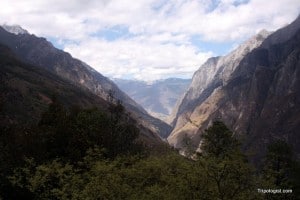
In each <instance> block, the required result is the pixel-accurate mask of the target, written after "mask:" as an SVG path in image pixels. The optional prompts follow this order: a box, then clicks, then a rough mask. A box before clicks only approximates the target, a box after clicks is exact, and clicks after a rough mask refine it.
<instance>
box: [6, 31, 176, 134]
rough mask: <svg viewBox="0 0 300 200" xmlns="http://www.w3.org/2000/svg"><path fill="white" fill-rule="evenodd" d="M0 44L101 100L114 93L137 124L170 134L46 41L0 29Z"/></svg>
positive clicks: (113, 87) (163, 125)
mask: <svg viewBox="0 0 300 200" xmlns="http://www.w3.org/2000/svg"><path fill="white" fill-rule="evenodd" d="M6 29H8V28H6ZM0 43H2V44H5V45H7V46H8V47H10V48H11V49H12V50H13V52H14V53H15V54H16V55H17V56H18V57H19V58H21V59H22V60H23V61H25V62H28V63H30V64H33V65H36V66H42V67H45V68H47V69H48V70H50V71H53V72H54V73H56V74H58V75H59V76H61V77H63V78H65V79H67V80H69V81H71V82H72V83H73V84H76V85H79V86H81V87H84V88H87V89H89V90H90V91H91V92H93V93H94V94H96V95H98V96H100V97H102V98H103V99H107V98H108V96H109V92H110V91H113V93H114V97H115V98H116V99H119V100H121V101H122V102H123V104H124V106H125V107H126V108H127V110H128V111H130V112H131V113H132V115H133V116H134V117H135V118H136V119H137V120H138V122H139V123H141V124H142V125H144V126H146V127H148V128H150V129H151V130H152V131H154V132H156V133H158V134H159V135H161V136H165V135H168V134H169V132H170V129H171V128H170V126H169V125H167V124H166V123H164V122H162V121H160V120H158V119H156V118H154V117H151V116H150V115H149V114H148V113H147V112H146V111H145V110H144V109H143V108H142V107H141V106H140V105H138V104H137V103H136V102H135V101H133V100H132V99H131V98H130V97H128V96H127V95H126V94H125V93H124V92H122V91H121V90H120V89H119V88H118V87H117V86H116V85H115V84H114V83H113V82H112V81H111V80H109V79H108V78H106V77H104V76H102V75H101V74H100V73H99V72H97V71H95V70H94V69H92V68H91V67H90V66H88V65H87V64H85V63H83V62H82V61H80V60H78V59H74V58H73V57H72V56H71V55H70V54H68V53H66V52H64V51H62V50H59V49H56V48H55V47H54V46H53V45H52V44H51V43H50V42H48V41H47V40H46V39H44V38H38V37H36V36H34V35H30V34H27V33H25V34H12V33H9V32H7V31H5V30H4V29H3V28H1V27H0Z"/></svg>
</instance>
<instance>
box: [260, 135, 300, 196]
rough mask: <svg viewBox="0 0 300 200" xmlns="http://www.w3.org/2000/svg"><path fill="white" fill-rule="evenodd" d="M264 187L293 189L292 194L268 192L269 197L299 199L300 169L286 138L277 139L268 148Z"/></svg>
mask: <svg viewBox="0 0 300 200" xmlns="http://www.w3.org/2000/svg"><path fill="white" fill-rule="evenodd" d="M263 166H264V167H263V170H262V182H263V187H264V189H269V188H270V189H282V190H283V189H292V190H293V192H292V193H291V194H282V193H281V194H266V198H267V199H297V198H300V196H299V186H300V185H299V183H300V181H299V180H300V176H299V175H300V171H299V163H298V162H297V161H296V159H295V157H294V154H293V151H292V149H291V147H290V146H289V145H288V144H287V143H286V142H285V141H284V140H276V141H274V142H273V143H271V144H270V145H269V146H268V148H267V154H266V158H265V161H264V163H263Z"/></svg>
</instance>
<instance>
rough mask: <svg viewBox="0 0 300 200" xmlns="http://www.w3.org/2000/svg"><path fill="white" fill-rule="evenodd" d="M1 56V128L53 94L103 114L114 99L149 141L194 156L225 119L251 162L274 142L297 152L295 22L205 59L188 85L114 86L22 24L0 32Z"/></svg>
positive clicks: (36, 110)
mask: <svg viewBox="0 0 300 200" xmlns="http://www.w3.org/2000/svg"><path fill="white" fill-rule="evenodd" d="M0 58H1V63H0V64H1V74H0V78H1V79H0V81H1V86H0V89H1V99H0V111H1V115H0V117H1V123H2V124H14V123H17V122H20V123H21V122H22V123H29V122H30V121H34V120H36V119H37V118H38V116H39V115H40V114H41V113H42V111H43V110H45V108H46V107H47V105H49V104H50V103H51V101H52V97H51V95H53V94H56V95H57V96H58V98H60V99H61V100H62V101H63V102H64V104H66V105H69V106H71V105H72V104H78V105H81V106H83V107H90V106H95V105H96V106H100V107H102V108H103V109H104V110H105V109H107V107H108V106H109V102H110V101H111V97H113V99H115V100H119V101H120V102H122V104H123V105H124V107H125V108H126V110H127V112H128V114H129V116H130V117H131V119H132V120H133V121H137V124H138V127H139V128H140V130H141V133H142V137H143V138H144V139H145V140H148V141H151V142H152V144H155V143H159V144H160V143H161V142H162V139H166V138H167V141H168V143H169V144H170V145H171V146H174V147H175V148H179V149H182V150H183V151H184V150H185V146H184V145H185V144H184V142H185V140H186V138H189V139H190V141H191V143H192V146H193V148H194V149H196V150H198V151H199V149H200V148H199V147H200V146H201V141H202V134H203V132H204V131H205V130H206V129H207V128H208V127H209V126H210V125H211V124H213V122H214V121H223V122H224V123H225V124H226V126H228V127H229V128H230V129H231V130H233V132H234V133H235V136H236V137H237V138H239V139H240V141H242V143H243V150H244V151H245V152H248V153H249V154H251V155H254V157H255V159H259V157H260V155H263V154H264V152H265V150H266V147H267V145H268V144H269V143H271V142H272V141H273V140H276V139H284V140H286V141H287V142H288V143H289V144H291V145H292V146H293V148H294V150H295V152H296V153H297V154H298V156H299V154H300V146H299V142H300V141H299V140H300V138H299V136H298V132H299V130H300V114H299V113H300V107H299V105H300V88H299V87H300V71H299V67H300V17H298V18H297V19H296V20H295V21H294V22H293V23H291V24H289V25H287V26H285V27H283V28H281V29H279V30H277V31H275V32H272V33H271V32H268V31H266V30H263V31H261V32H259V33H258V34H257V35H255V36H253V37H252V38H250V39H249V40H247V41H246V42H244V43H243V44H241V45H240V46H238V47H237V48H236V49H235V50H233V51H232V52H230V53H229V54H228V55H225V56H219V57H212V58H210V59H208V60H207V61H206V62H205V63H204V64H203V65H202V66H200V68H199V69H198V70H197V71H196V72H195V73H194V75H193V78H192V80H182V79H167V80H161V81H157V82H154V83H151V84H149V83H145V82H141V81H132V80H122V79H115V80H114V81H115V82H116V83H114V82H113V81H112V80H110V79H108V78H106V77H105V76H103V75H102V74H100V73H99V72H97V71H95V70H94V69H93V68H92V67H91V66H89V65H87V64H86V63H84V62H82V61H80V60H78V59H75V58H73V57H72V56H71V55H70V54H69V53H67V52H64V51H62V50H59V49H57V48H55V47H54V46H53V45H52V44H51V43H50V42H48V41H47V40H46V39H44V38H40V37H37V36H35V35H31V34H29V32H28V31H26V30H23V29H22V28H21V27H19V26H7V25H5V26H3V27H0ZM119 88H120V89H119ZM122 90H123V91H124V92H123V91H122ZM125 92H126V93H127V94H126V93H125ZM150 114H152V115H153V116H155V117H158V118H161V119H163V120H165V121H167V122H168V123H169V124H170V125H169V124H167V123H165V122H163V121H162V120H159V119H157V118H155V117H153V116H151V115H150ZM169 115H170V116H169ZM168 116H169V117H168ZM2 124H1V125H2Z"/></svg>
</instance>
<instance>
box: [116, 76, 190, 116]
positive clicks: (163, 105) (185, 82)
mask: <svg viewBox="0 0 300 200" xmlns="http://www.w3.org/2000/svg"><path fill="white" fill-rule="evenodd" d="M114 82H115V83H116V84H117V85H118V86H119V88H120V89H121V90H123V91H124V92H126V94H128V95H129V96H130V97H131V98H133V99H134V100H135V101H136V102H138V103H139V104H140V105H142V106H143V108H145V109H146V110H147V111H148V113H150V114H151V115H152V116H154V117H157V118H159V119H161V120H164V121H166V122H169V121H168V120H169V115H170V114H171V112H172V110H173V108H174V107H175V105H176V102H177V100H178V99H179V98H180V96H181V95H182V94H183V93H184V92H185V91H186V89H187V87H188V86H189V84H190V82H191V80H190V79H180V78H169V79H164V80H158V81H155V82H153V83H151V84H148V83H146V82H143V81H135V80H122V79H115V80H114Z"/></svg>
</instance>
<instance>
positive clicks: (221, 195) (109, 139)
mask: <svg viewBox="0 0 300 200" xmlns="http://www.w3.org/2000/svg"><path fill="white" fill-rule="evenodd" d="M113 106H114V105H113V104H112V105H111V107H110V112H109V114H106V113H104V112H102V111H101V110H99V109H97V108H94V109H88V110H87V109H81V108H78V107H73V108H72V109H71V110H68V109H66V108H65V107H64V106H62V105H61V104H60V103H59V102H58V101H54V102H53V104H52V105H50V107H49V109H48V111H47V112H46V113H44V114H43V116H42V119H41V121H40V123H39V124H38V125H37V126H35V127H31V128H27V129H24V128H20V129H7V130H6V132H7V133H6V134H2V135H1V140H0V150H1V155H2V157H0V160H1V163H0V169H1V171H0V172H1V173H0V179H1V184H2V185H0V189H1V192H2V193H3V194H4V196H1V198H3V199H77V200H81V199H82V200H86V199H91V200H94V199H133V200H134V199H146V200H147V199H149V200H150V199H170V200H173V199H180V200H181V199H182V200H190V199H199V200H210V199H222V200H227V199H228V200H229V199H230V200H231V199H233V200H235V199H241V200H243V199H264V198H267V199H274V196H270V195H265V196H264V195H263V194H259V193H258V192H257V188H265V187H273V186H274V187H275V186H276V184H277V183H280V184H279V185H278V187H283V185H284V186H286V187H288V186H290V184H292V185H291V186H293V189H296V186H297V184H299V181H298V182H297V181H296V180H298V179H297V178H296V177H299V171H295V170H294V169H296V167H299V166H298V165H297V163H295V162H294V161H293V157H292V156H291V150H290V149H289V148H288V146H287V145H286V144H283V143H276V144H274V145H271V146H270V147H269V152H268V154H267V157H266V163H265V166H266V167H265V169H264V171H263V174H262V175H261V176H262V179H258V176H257V175H256V174H255V173H254V169H253V167H252V166H251V165H250V164H249V163H248V161H247V158H246V156H245V155H243V153H242V152H241V151H240V145H239V142H238V141H237V140H236V139H235V138H234V136H233V133H232V132H231V131H230V130H229V129H228V128H227V127H226V126H225V125H224V124H223V123H222V122H215V123H213V125H212V126H211V127H210V128H208V129H207V130H206V131H205V133H204V134H203V141H202V145H201V150H202V153H201V154H200V155H199V156H198V157H197V159H196V160H191V159H188V158H186V157H182V156H180V155H179V154H178V153H177V152H175V151H174V152H172V151H169V152H168V153H166V154H162V155H155V156H154V155H148V154H145V153H144V151H145V150H144V149H143V146H142V145H141V144H139V143H138V142H137V137H138V134H139V133H138V129H137V128H136V127H135V125H134V124H133V123H131V122H130V121H129V120H128V118H127V117H126V114H125V113H124V109H123V108H122V105H121V104H120V103H119V104H116V107H115V108H114V107H113ZM23 132H25V133H26V134H20V133H23ZM8 144H10V145H12V146H10V145H8ZM186 145H187V147H189V146H191V141H190V139H189V138H186ZM17 147H18V148H17ZM2 150H3V151H2ZM193 154H194V153H193V152H192V151H191V150H190V155H193ZM12 155H13V156H14V157H12ZM15 158H17V160H19V161H18V162H16V161H14V160H16V159H15ZM278 161H280V162H279V163H280V165H278ZM278 166H279V168H278ZM298 169H299V168H298ZM296 172H298V174H297V173H296ZM293 177H295V178H293ZM260 180H263V181H261V182H259V181H260ZM1 195H2V194H1ZM280 197H282V196H280ZM276 198H278V196H276Z"/></svg>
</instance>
